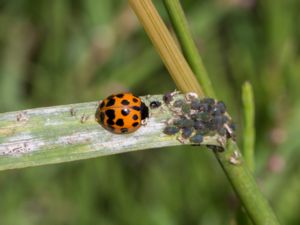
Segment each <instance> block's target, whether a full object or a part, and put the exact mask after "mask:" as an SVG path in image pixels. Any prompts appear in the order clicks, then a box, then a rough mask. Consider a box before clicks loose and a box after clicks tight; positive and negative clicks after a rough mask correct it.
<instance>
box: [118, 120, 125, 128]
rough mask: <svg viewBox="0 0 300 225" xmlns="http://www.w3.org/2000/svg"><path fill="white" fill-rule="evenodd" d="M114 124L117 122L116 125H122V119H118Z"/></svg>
mask: <svg viewBox="0 0 300 225" xmlns="http://www.w3.org/2000/svg"><path fill="white" fill-rule="evenodd" d="M116 124H117V125H118V126H120V127H122V126H124V121H123V119H118V120H117V122H116Z"/></svg>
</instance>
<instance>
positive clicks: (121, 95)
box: [116, 94, 124, 98]
mask: <svg viewBox="0 0 300 225" xmlns="http://www.w3.org/2000/svg"><path fill="white" fill-rule="evenodd" d="M116 96H117V97H118V98H123V96H124V94H117V95H116Z"/></svg>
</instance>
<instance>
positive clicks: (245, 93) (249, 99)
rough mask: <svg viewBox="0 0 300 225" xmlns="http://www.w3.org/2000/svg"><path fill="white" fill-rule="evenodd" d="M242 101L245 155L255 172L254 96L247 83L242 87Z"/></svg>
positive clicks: (252, 170) (250, 167)
mask: <svg viewBox="0 0 300 225" xmlns="http://www.w3.org/2000/svg"><path fill="white" fill-rule="evenodd" d="M242 99H243V106H244V107H243V108H244V132H243V136H244V137H243V142H244V146H243V154H244V157H245V162H246V164H247V165H248V167H249V169H250V171H251V172H252V173H253V172H254V167H255V164H254V144H255V128H254V119H255V118H254V114H255V112H254V110H255V106H254V96H253V90H252V86H251V84H250V83H249V82H245V84H244V85H243V87H242Z"/></svg>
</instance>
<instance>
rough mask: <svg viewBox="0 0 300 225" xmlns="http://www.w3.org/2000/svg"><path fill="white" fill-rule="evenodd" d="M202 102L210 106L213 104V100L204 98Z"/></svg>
mask: <svg viewBox="0 0 300 225" xmlns="http://www.w3.org/2000/svg"><path fill="white" fill-rule="evenodd" d="M202 102H203V103H206V104H208V105H211V106H212V105H214V104H215V100H214V99H213V98H204V99H203V100H202Z"/></svg>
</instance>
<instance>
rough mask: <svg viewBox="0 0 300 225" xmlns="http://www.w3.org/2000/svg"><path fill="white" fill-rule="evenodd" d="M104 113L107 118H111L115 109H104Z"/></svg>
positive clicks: (113, 116)
mask: <svg viewBox="0 0 300 225" xmlns="http://www.w3.org/2000/svg"><path fill="white" fill-rule="evenodd" d="M105 115H106V116H107V117H108V119H110V120H113V119H114V118H115V117H116V116H115V111H114V110H112V109H108V110H106V111H105Z"/></svg>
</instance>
